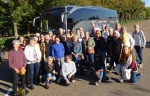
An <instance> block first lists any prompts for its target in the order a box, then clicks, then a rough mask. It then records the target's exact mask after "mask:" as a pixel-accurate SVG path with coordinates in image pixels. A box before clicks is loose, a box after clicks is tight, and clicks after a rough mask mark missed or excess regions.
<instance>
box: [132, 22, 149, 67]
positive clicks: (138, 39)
mask: <svg viewBox="0 0 150 96" xmlns="http://www.w3.org/2000/svg"><path fill="white" fill-rule="evenodd" d="M132 37H133V39H134V40H135V45H134V48H135V51H136V53H137V56H138V59H139V62H138V63H139V68H142V65H143V56H142V55H143V49H144V48H145V46H146V38H145V35H144V32H143V31H142V30H139V25H138V24H135V25H134V31H133V33H132Z"/></svg>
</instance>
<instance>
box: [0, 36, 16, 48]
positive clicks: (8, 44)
mask: <svg viewBox="0 0 150 96" xmlns="http://www.w3.org/2000/svg"><path fill="white" fill-rule="evenodd" d="M14 39H15V38H12V37H9V38H6V37H5V38H2V39H0V48H2V49H4V50H6V51H9V50H10V49H11V48H12V41H13V40H14Z"/></svg>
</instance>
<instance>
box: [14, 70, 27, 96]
mask: <svg viewBox="0 0 150 96" xmlns="http://www.w3.org/2000/svg"><path fill="white" fill-rule="evenodd" d="M12 74H13V79H12V80H13V91H14V94H16V93H17V87H18V77H20V79H21V88H22V89H25V86H26V84H25V83H26V75H25V74H24V75H19V74H18V73H16V71H15V70H13V69H12Z"/></svg>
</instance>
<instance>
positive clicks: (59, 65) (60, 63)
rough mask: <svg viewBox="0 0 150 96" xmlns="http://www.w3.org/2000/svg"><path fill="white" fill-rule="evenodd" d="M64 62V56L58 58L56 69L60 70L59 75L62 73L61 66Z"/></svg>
mask: <svg viewBox="0 0 150 96" xmlns="http://www.w3.org/2000/svg"><path fill="white" fill-rule="evenodd" d="M63 63H64V57H63V58H56V64H57V65H56V70H57V72H58V75H60V72H61V67H62V64H63Z"/></svg>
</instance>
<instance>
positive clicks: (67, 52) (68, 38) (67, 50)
mask: <svg viewBox="0 0 150 96" xmlns="http://www.w3.org/2000/svg"><path fill="white" fill-rule="evenodd" d="M63 45H64V48H65V56H66V55H68V54H71V53H70V46H71V38H70V35H69V34H67V35H66V41H65V42H63Z"/></svg>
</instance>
